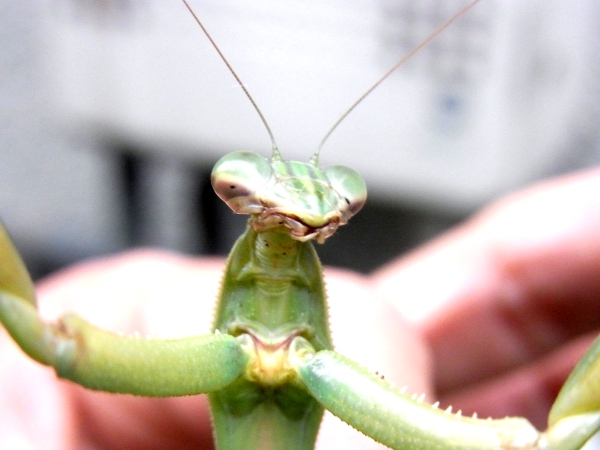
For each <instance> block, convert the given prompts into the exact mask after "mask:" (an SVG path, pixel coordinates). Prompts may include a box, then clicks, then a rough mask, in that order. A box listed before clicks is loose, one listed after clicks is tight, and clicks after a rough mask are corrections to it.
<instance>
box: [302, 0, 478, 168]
mask: <svg viewBox="0 0 600 450" xmlns="http://www.w3.org/2000/svg"><path fill="white" fill-rule="evenodd" d="M478 1H479V0H473V1H472V2H470V3H468V4H467V5H465V6H463V7H462V8H461V9H460V10H459V11H458V12H456V13H455V14H454V15H453V16H452V17H450V18H449V19H448V20H447V21H446V22H444V23H443V24H442V25H441V26H440V27H439V28H438V29H437V30H435V31H434V32H433V33H431V34H430V35H429V36H428V37H426V38H425V40H423V41H422V42H421V43H420V44H418V45H417V46H416V47H414V48H413V49H412V50H411V51H410V52H408V53H407V54H406V55H405V56H404V57H403V58H402V59H401V60H400V61H398V62H397V63H396V64H394V65H393V66H392V67H391V68H390V69H389V70H388V71H387V72H386V73H385V74H383V76H382V77H381V78H380V79H379V80H377V81H376V82H375V83H374V84H373V85H372V86H371V87H370V88H369V89H367V90H366V91H365V93H364V94H362V95H361V96H360V97H358V99H357V100H356V101H355V102H354V103H352V105H350V107H349V108H348V109H347V110H346V111H345V112H344V113H343V114H342V115H341V116H340V117H339V119H338V120H336V122H335V123H334V124H333V126H332V127H331V128H330V129H329V131H328V132H327V133H325V136H324V137H323V139H321V143H320V144H319V147H318V148H317V151H316V152H315V154H314V155H313V156H312V157H311V158H310V161H311V163H314V164H315V165H316V164H317V162H318V161H319V153H320V152H321V148H323V145H325V141H327V139H329V136H331V134H332V133H333V132H334V131H335V130H336V128H337V127H338V126H339V124H340V123H342V122H343V121H344V119H345V118H346V117H348V114H350V113H351V112H352V111H354V108H356V107H357V106H358V105H359V104H360V103H361V102H362V101H363V100H364V99H365V98H367V97H368V96H369V94H370V93H371V92H373V91H374V90H375V89H376V88H377V86H379V85H380V84H381V83H383V81H385V80H386V79H387V78H388V77H389V76H390V75H391V74H392V73H394V72H395V71H396V69H397V68H399V67H400V66H402V65H403V64H404V63H405V62H406V61H408V60H409V59H410V58H412V57H413V56H414V55H415V53H417V52H418V51H419V50H421V49H422V48H423V47H425V46H426V45H427V44H429V42H431V41H432V40H433V39H435V38H436V37H437V36H438V35H439V34H440V33H441V32H442V31H444V30H445V29H446V28H448V26H450V25H451V24H452V22H454V21H455V20H456V19H458V18H459V17H460V16H462V15H463V14H464V13H465V12H467V11H468V10H469V9H471V8H472V7H473V6H474V5H475V4H476V3H477V2H478Z"/></svg>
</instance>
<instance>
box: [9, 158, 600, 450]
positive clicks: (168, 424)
mask: <svg viewBox="0 0 600 450" xmlns="http://www.w3.org/2000/svg"><path fill="white" fill-rule="evenodd" d="M598 230H600V170H598V169H595V170H592V171H587V172H582V173H578V174H575V175H571V176H567V177H562V178H558V179H554V180H550V181H548V182H544V183H542V184H538V185H536V186H534V187H532V188H529V189H526V190H523V191H520V192H518V193H516V194H513V195H510V196H508V197H505V198H504V199H502V200H500V201H498V202H495V203H493V204H492V205H491V206H490V207H488V208H486V209H484V210H483V211H482V212H481V213H479V214H478V215H476V216H474V217H473V218H472V219H470V220H469V221H467V222H466V223H464V224H463V225H461V226H459V227H457V228H455V229H454V230H452V231H450V232H448V233H446V234H445V235H444V236H442V237H440V238H438V239H436V240H434V241H432V242H431V243H429V244H427V245H426V246H424V247H422V248H420V249H418V250H416V251H414V252H412V253H410V254H409V255H407V256H405V257H403V258H400V259H399V260H397V261H395V262H392V263H390V264H388V265H387V266H386V267H383V268H382V269H380V270H379V271H377V272H376V273H374V274H372V275H370V276H362V275H357V274H355V273H351V272H347V271H342V270H328V271H326V275H325V276H326V282H327V288H328V293H329V303H330V305H331V321H332V329H333V337H334V342H335V345H336V349H337V350H339V352H340V353H343V354H345V355H347V356H349V357H351V358H352V359H354V360H357V361H360V362H361V363H363V364H365V365H367V366H368V367H370V368H372V369H373V370H377V371H379V372H380V373H381V374H383V375H385V377H386V379H388V380H391V381H394V382H395V383H396V384H398V385H404V384H406V385H408V387H409V392H417V393H421V392H425V393H426V399H427V400H428V401H429V402H434V401H436V400H438V399H439V400H441V402H442V406H444V405H447V404H448V403H449V402H450V403H452V405H453V406H454V408H455V410H456V409H459V408H462V409H463V411H464V412H465V413H466V414H470V413H471V412H473V411H475V410H476V411H477V412H478V413H479V416H480V417H482V416H483V417H485V416H488V415H491V416H493V417H503V416H505V415H519V416H525V417H527V418H528V419H530V420H531V421H532V423H533V424H534V425H536V426H537V427H538V428H541V429H543V428H545V421H546V418H547V415H548V409H549V406H550V405H551V403H552V401H553V399H554V396H555V395H556V393H557V391H558V389H559V387H560V386H561V385H562V383H563V381H564V378H565V377H566V375H567V374H568V373H569V372H570V370H571V369H572V367H573V365H574V363H575V362H576V360H577V359H578V358H580V357H581V355H582V354H583V351H584V350H585V348H586V346H587V345H589V343H590V342H591V340H592V339H593V338H594V337H595V336H596V335H597V333H598V329H600V317H599V314H598V301H599V299H600V277H599V276H598V273H600V233H598ZM317 250H318V248H317ZM222 270H223V261H222V260H219V259H201V258H189V257H184V256H179V255H173V254H170V253H165V252H159V251H134V252H129V253H125V254H122V255H118V256H114V257H111V258H107V259H102V260H96V261H90V262H86V263H81V264H79V265H77V266H75V267H72V268H70V269H67V270H65V271H62V272H60V273H57V274H55V275H53V276H51V277H49V278H47V279H46V280H44V281H42V282H40V283H39V284H38V295H39V304H40V309H41V311H42V314H43V315H44V316H45V317H47V318H54V317H57V316H58V315H60V313H61V312H63V311H64V310H65V309H68V310H71V311H77V312H78V313H79V314H81V315H82V316H84V317H85V318H87V319H89V320H91V321H93V322H94V323H95V324H98V325H99V326H101V327H103V328H107V329H111V330H118V331H122V332H126V333H129V332H134V331H138V332H139V333H140V334H151V335H153V336H156V335H158V336H165V337H166V336H181V335H191V334H202V333H204V332H206V331H207V330H208V327H209V324H210V322H211V319H212V315H213V314H212V312H213V305H214V299H215V296H216V292H217V289H218V283H219V279H220V277H221V273H222ZM402 313H404V314H406V316H407V317H409V318H410V321H409V320H406V319H404V318H403V317H402ZM0 385H1V386H3V389H2V390H1V392H0V411H1V412H0V448H11V447H14V446H15V445H11V444H15V443H18V442H21V443H29V445H30V446H29V448H33V449H37V448H44V449H61V450H64V449H71V448H72V449H92V448H95V449H98V448H100V449H112V448H115V449H116V448H130V449H135V448H143V449H186V448H189V449H192V448H194V449H197V448H211V446H212V443H211V442H212V439H211V436H210V423H209V416H208V410H207V402H206V399H205V396H204V395H199V396H191V397H182V398H164V399H150V398H141V397H133V396H129V395H115V394H105V393H99V392H92V391H89V390H86V389H84V388H81V387H79V386H77V385H75V384H73V383H70V382H68V381H61V380H58V379H57V378H56V376H55V374H54V372H53V371H52V370H51V369H49V368H47V367H44V366H41V365H40V364H37V363H35V362H33V361H31V360H30V359H29V358H26V357H25V356H24V355H23V354H22V353H21V351H20V350H18V349H17V348H16V347H15V345H14V344H13V343H12V341H11V340H10V339H9V338H8V337H7V336H6V333H5V332H4V331H2V332H1V340H0ZM4 386H10V389H6V388H4ZM434 392H435V394H434ZM369 446H370V447H369ZM21 448H23V447H21ZM317 448H321V449H336V448H344V449H347V448H349V449H353V448H356V449H359V448H360V449H365V448H373V449H374V448H378V444H375V443H373V442H372V441H371V440H369V439H366V438H365V439H359V438H357V437H356V433H355V432H354V431H352V430H351V429H350V428H349V427H347V426H345V425H343V424H340V423H339V422H338V421H337V420H330V419H329V418H326V419H325V422H324V425H323V427H322V428H321V433H320V436H319V441H318V443H317ZM379 448H383V447H382V446H379Z"/></svg>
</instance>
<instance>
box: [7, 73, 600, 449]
mask: <svg viewBox="0 0 600 450" xmlns="http://www.w3.org/2000/svg"><path fill="white" fill-rule="evenodd" d="M240 85H241V86H242V87H243V84H241V83H240ZM259 114H260V113H259ZM213 186H214V188H215V190H216V192H217V194H218V195H219V196H220V197H221V198H222V199H223V200H224V201H225V202H226V203H227V204H228V205H229V206H230V207H231V209H232V210H233V211H234V212H236V213H245V214H250V215H251V219H250V221H249V225H248V228H247V230H246V232H245V233H244V235H243V236H242V237H241V238H240V239H239V240H238V242H237V243H236V245H235V246H234V248H233V250H232V252H231V254H230V257H229V260H228V263H227V267H226V269H225V274H224V278H223V282H222V288H221V292H220V296H219V301H218V305H217V308H216V317H215V320H214V324H213V330H212V333H211V334H209V335H203V336H197V337H190V338H182V339H166V340H163V339H152V338H148V339H146V338H139V337H133V336H121V335H117V334H114V333H109V332H106V331H103V330H101V329H99V328H97V327H95V326H94V325H92V324H90V323H88V322H87V321H85V320H83V319H81V318H79V317H77V316H75V315H67V316H64V317H63V318H61V319H60V320H59V321H58V322H57V323H45V322H43V321H42V320H41V319H40V318H39V316H38V313H37V311H36V301H35V293H34V289H33V285H32V282H31V280H30V278H29V275H28V274H27V271H26V268H25V267H24V265H23V263H22V261H21V259H20V257H19V255H18V253H17V251H16V249H15V248H14V246H13V245H12V243H11V242H10V239H9V238H8V235H7V233H6V232H5V231H4V230H2V232H1V233H0V258H1V260H0V261H1V264H0V320H1V321H2V323H3V324H4V326H5V328H6V329H7V330H8V331H9V333H10V334H11V336H12V337H13V339H14V340H15V341H16V342H17V343H18V344H19V345H20V346H21V348H22V349H23V350H24V351H25V353H27V354H28V355H29V356H30V357H31V358H33V359H34V360H36V361H38V362H41V363H43V364H47V365H50V366H53V367H54V368H55V370H56V372H57V374H58V375H59V376H60V377H63V378H66V379H70V380H72V381H75V382H76V383H79V384H81V385H83V386H86V387H89V388H91V389H97V390H103V391H108V392H117V393H129V394H135V395H146V396H177V395H190V394H199V393H208V395H209V399H210V404H211V408H212V416H213V423H214V429H215V440H216V444H217V447H218V448H219V449H222V450H223V449H224V450H228V449H229V450H242V449H249V450H251V449H269V448H272V449H311V448H314V443H315V439H316V435H317V432H318V428H319V423H320V420H321V416H322V414H323V410H324V409H327V410H329V411H331V412H332V413H333V414H335V415H336V416H338V417H339V418H341V419H342V420H344V421H345V422H347V423H348V424H350V425H352V426H353V427H355V428H357V429H358V430H360V431H362V432H363V433H364V434H366V435H368V436H370V437H372V438H373V439H375V440H376V441H378V442H381V443H382V444H384V445H387V446H389V447H391V448H394V449H456V448H472V449H493V448H502V449H505V448H506V449H511V448H512V449H534V448H540V449H543V448H549V449H566V450H568V449H577V448H580V447H581V446H582V445H583V444H584V443H585V441H587V440H588V438H589V437H590V436H591V435H592V434H593V433H594V432H596V431H597V430H598V429H599V428H600V395H599V394H598V392H599V390H600V386H599V383H600V381H598V380H600V341H599V340H597V341H596V342H595V343H594V345H592V347H591V348H590V350H589V351H588V353H587V354H586V355H585V356H584V357H583V359H582V360H581V362H580V363H579V365H578V366H577V367H576V368H575V370H574V371H573V373H572V375H571V376H570V378H569V379H568V380H567V382H566V383H565V386H564V388H563V390H562V391H561V393H560V394H559V397H558V398H557V400H556V402H555V404H554V407H553V409H552V411H551V413H550V420H549V429H548V430H547V431H546V432H545V433H539V432H538V431H537V430H535V429H534V428H533V427H532V426H531V425H530V424H529V423H528V422H527V421H526V420H525V419H520V418H507V419H501V420H481V419H477V418H463V417H460V416H459V415H456V414H452V413H451V412H449V411H444V410H440V409H438V408H437V407H436V406H435V405H429V404H427V403H425V402H423V401H422V400H421V399H420V398H419V397H413V396H410V395H406V394H404V393H403V391H402V390H399V389H396V388H394V387H393V386H391V385H390V384H389V383H388V382H387V381H385V380H383V379H381V378H380V377H379V376H378V375H377V374H375V373H372V372H371V371H368V370H366V369H364V368H363V367H361V366H360V365H359V364H358V363H356V362H354V361H352V360H350V359H349V358H347V357H345V356H343V355H341V354H339V353H336V352H335V351H334V350H333V345H332V342H331V336H330V333H329V327H328V320H327V306H326V300H325V289H324V281H323V277H322V274H321V267H320V263H319V261H318V258H317V256H316V253H315V251H314V248H313V246H312V244H311V243H310V241H311V240H316V241H317V242H323V241H324V240H325V239H327V238H328V237H329V236H331V235H332V234H333V233H334V232H335V231H336V229H337V227H338V226H341V225H343V224H345V223H346V222H347V221H348V220H349V218H350V217H351V216H352V215H354V214H356V213H358V212H359V210H360V208H361V207H362V205H363V204H364V202H365V199H366V187H365V184H364V182H363V181H362V179H361V178H360V176H359V175H358V174H357V173H356V172H355V171H354V170H352V169H349V168H346V167H343V166H333V167H330V168H326V169H321V168H320V167H319V166H318V153H317V154H315V155H314V156H313V157H312V158H311V160H310V161H309V162H308V163H300V162H295V161H292V162H286V161H284V160H283V159H282V158H281V155H280V154H279V151H278V150H277V149H276V147H275V146H274V150H273V155H272V158H271V161H268V160H266V159H265V158H263V157H262V156H259V155H256V154H253V153H248V152H236V153H233V154H230V155H227V156H225V157H224V158H222V159H221V160H220V161H219V162H218V163H217V164H216V166H215V168H214V169H213Z"/></svg>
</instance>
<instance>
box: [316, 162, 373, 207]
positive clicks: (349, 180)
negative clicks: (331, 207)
mask: <svg viewBox="0 0 600 450" xmlns="http://www.w3.org/2000/svg"><path fill="white" fill-rule="evenodd" d="M323 172H324V173H325V176H326V177H327V179H328V180H329V182H330V183H331V186H332V187H333V189H335V191H336V192H337V193H338V194H339V195H340V196H341V197H342V198H343V199H344V200H346V203H347V204H348V210H349V211H350V214H351V215H352V216H353V215H354V214H356V213H357V212H358V211H360V210H361V208H362V207H363V206H364V204H365V202H366V201H367V185H366V184H365V181H364V180H363V179H362V177H361V176H360V175H359V174H358V172H357V171H356V170H354V169H351V168H350V167H346V166H331V167H328V168H326V169H325V170H324V171H323Z"/></svg>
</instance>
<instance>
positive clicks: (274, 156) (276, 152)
mask: <svg viewBox="0 0 600 450" xmlns="http://www.w3.org/2000/svg"><path fill="white" fill-rule="evenodd" d="M182 1H183V3H184V5H185V7H186V8H187V9H188V11H189V12H190V13H191V14H192V17H193V18H194V20H196V22H197V23H198V25H200V28H201V29H202V31H203V32H204V34H205V35H206V37H207V38H208V40H209V41H210V43H211V45H212V46H213V47H214V49H215V50H216V51H217V53H218V54H219V56H220V57H221V59H222V60H223V62H224V63H225V65H226V66H227V68H228V69H229V71H230V72H231V74H232V75H233V77H234V78H235V81H237V83H238V84H239V85H240V87H241V88H242V90H243V91H244V94H246V97H248V100H250V103H252V106H253V107H254V109H255V110H256V112H257V113H258V116H259V117H260V120H262V123H263V125H264V126H265V128H266V129H267V133H269V137H270V138H271V147H272V149H273V154H272V156H271V158H272V159H273V160H275V161H277V160H281V154H280V153H279V149H278V148H277V143H276V142H275V136H274V135H273V132H272V131H271V127H270V126H269V123H268V122H267V119H265V116H264V115H263V113H262V111H261V110H260V108H259V107H258V105H257V104H256V102H255V101H254V99H253V98H252V96H251V95H250V92H248V89H246V86H245V85H244V83H243V82H242V80H241V79H240V77H239V76H238V74H237V73H236V72H235V70H233V67H231V64H229V61H227V58H225V55H224V54H223V52H221V49H220V48H219V46H218V45H217V43H216V42H215V41H214V40H213V38H212V36H211V35H210V34H209V32H208V30H207V29H206V28H204V25H202V22H201V21H200V19H199V18H198V16H197V15H196V13H195V12H194V10H193V9H192V7H191V6H190V5H189V3H188V2H187V0H182Z"/></svg>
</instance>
